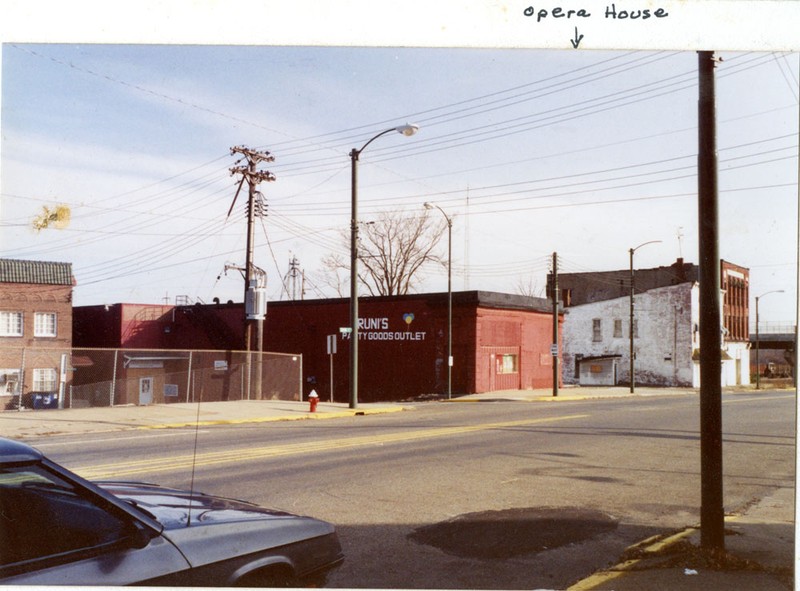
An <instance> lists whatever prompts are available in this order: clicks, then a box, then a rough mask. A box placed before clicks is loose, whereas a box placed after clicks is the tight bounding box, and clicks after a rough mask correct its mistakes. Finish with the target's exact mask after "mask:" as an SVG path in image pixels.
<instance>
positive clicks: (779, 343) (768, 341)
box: [750, 332, 797, 351]
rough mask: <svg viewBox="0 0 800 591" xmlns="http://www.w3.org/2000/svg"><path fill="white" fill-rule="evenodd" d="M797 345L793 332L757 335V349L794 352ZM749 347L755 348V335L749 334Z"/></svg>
mask: <svg viewBox="0 0 800 591" xmlns="http://www.w3.org/2000/svg"><path fill="white" fill-rule="evenodd" d="M796 343H797V335H796V334H795V333H793V332H768V333H763V332H762V333H759V335H758V348H759V349H783V350H784V351H794V349H795V345H796ZM750 345H751V346H752V347H753V348H755V346H756V333H754V332H751V333H750Z"/></svg>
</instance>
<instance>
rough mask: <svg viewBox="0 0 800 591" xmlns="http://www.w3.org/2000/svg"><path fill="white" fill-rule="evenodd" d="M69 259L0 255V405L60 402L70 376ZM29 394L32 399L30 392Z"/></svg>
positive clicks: (71, 277) (4, 406) (70, 285)
mask: <svg viewBox="0 0 800 591" xmlns="http://www.w3.org/2000/svg"><path fill="white" fill-rule="evenodd" d="M74 285H75V281H74V278H73V275H72V265H71V264H70V263H58V262H40V261H24V260H15V259H0V405H2V408H8V407H10V406H12V405H13V406H16V405H18V404H19V401H20V398H21V399H22V402H23V404H24V405H26V406H32V405H33V404H34V401H35V403H36V405H37V406H38V405H47V406H55V405H57V404H58V403H61V404H63V396H64V390H65V387H66V385H67V383H68V382H69V380H70V378H71V371H72V368H71V365H72V364H71V352H72V350H71V349H72V290H73V287H74ZM34 396H35V399H34V398H33V397H34Z"/></svg>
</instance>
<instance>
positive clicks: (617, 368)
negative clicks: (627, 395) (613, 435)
mask: <svg viewBox="0 0 800 591" xmlns="http://www.w3.org/2000/svg"><path fill="white" fill-rule="evenodd" d="M698 323H699V289H698V284H697V283H694V282H686V283H680V284H677V285H671V286H668V287H660V288H656V289H651V290H648V291H645V292H643V293H639V294H637V295H636V296H635V298H634V327H633V328H634V353H635V364H634V371H635V377H636V381H635V383H636V384H637V385H641V386H671V387H699V386H700V365H699V362H700V355H699V348H700V342H699V331H698V328H699V326H698ZM629 327H630V298H628V297H620V298H614V299H610V300H605V301H600V302H593V303H589V304H583V305H578V306H570V307H568V308H567V309H566V313H565V315H564V333H563V335H564V336H563V363H562V371H563V374H562V376H563V381H564V383H566V384H581V385H608V386H613V385H617V384H630V333H629ZM721 356H722V385H723V386H732V385H736V384H747V383H749V381H750V374H749V367H750V364H749V346H748V343H747V342H728V341H726V339H725V333H723V350H722V351H721Z"/></svg>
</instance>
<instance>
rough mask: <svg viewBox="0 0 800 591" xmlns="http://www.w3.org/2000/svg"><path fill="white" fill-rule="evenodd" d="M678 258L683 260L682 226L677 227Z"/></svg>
mask: <svg viewBox="0 0 800 591" xmlns="http://www.w3.org/2000/svg"><path fill="white" fill-rule="evenodd" d="M676 234H677V235H678V257H680V258H683V226H678V230H677V232H676Z"/></svg>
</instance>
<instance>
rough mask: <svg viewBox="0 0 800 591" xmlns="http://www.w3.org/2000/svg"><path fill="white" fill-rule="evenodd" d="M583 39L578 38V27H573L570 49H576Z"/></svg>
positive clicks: (581, 37) (581, 36)
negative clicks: (573, 33)
mask: <svg viewBox="0 0 800 591" xmlns="http://www.w3.org/2000/svg"><path fill="white" fill-rule="evenodd" d="M582 39H583V35H580V36H578V27H575V39H570V42H571V43H572V47H574V48H575V49H578V45H580V44H581V40H582Z"/></svg>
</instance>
